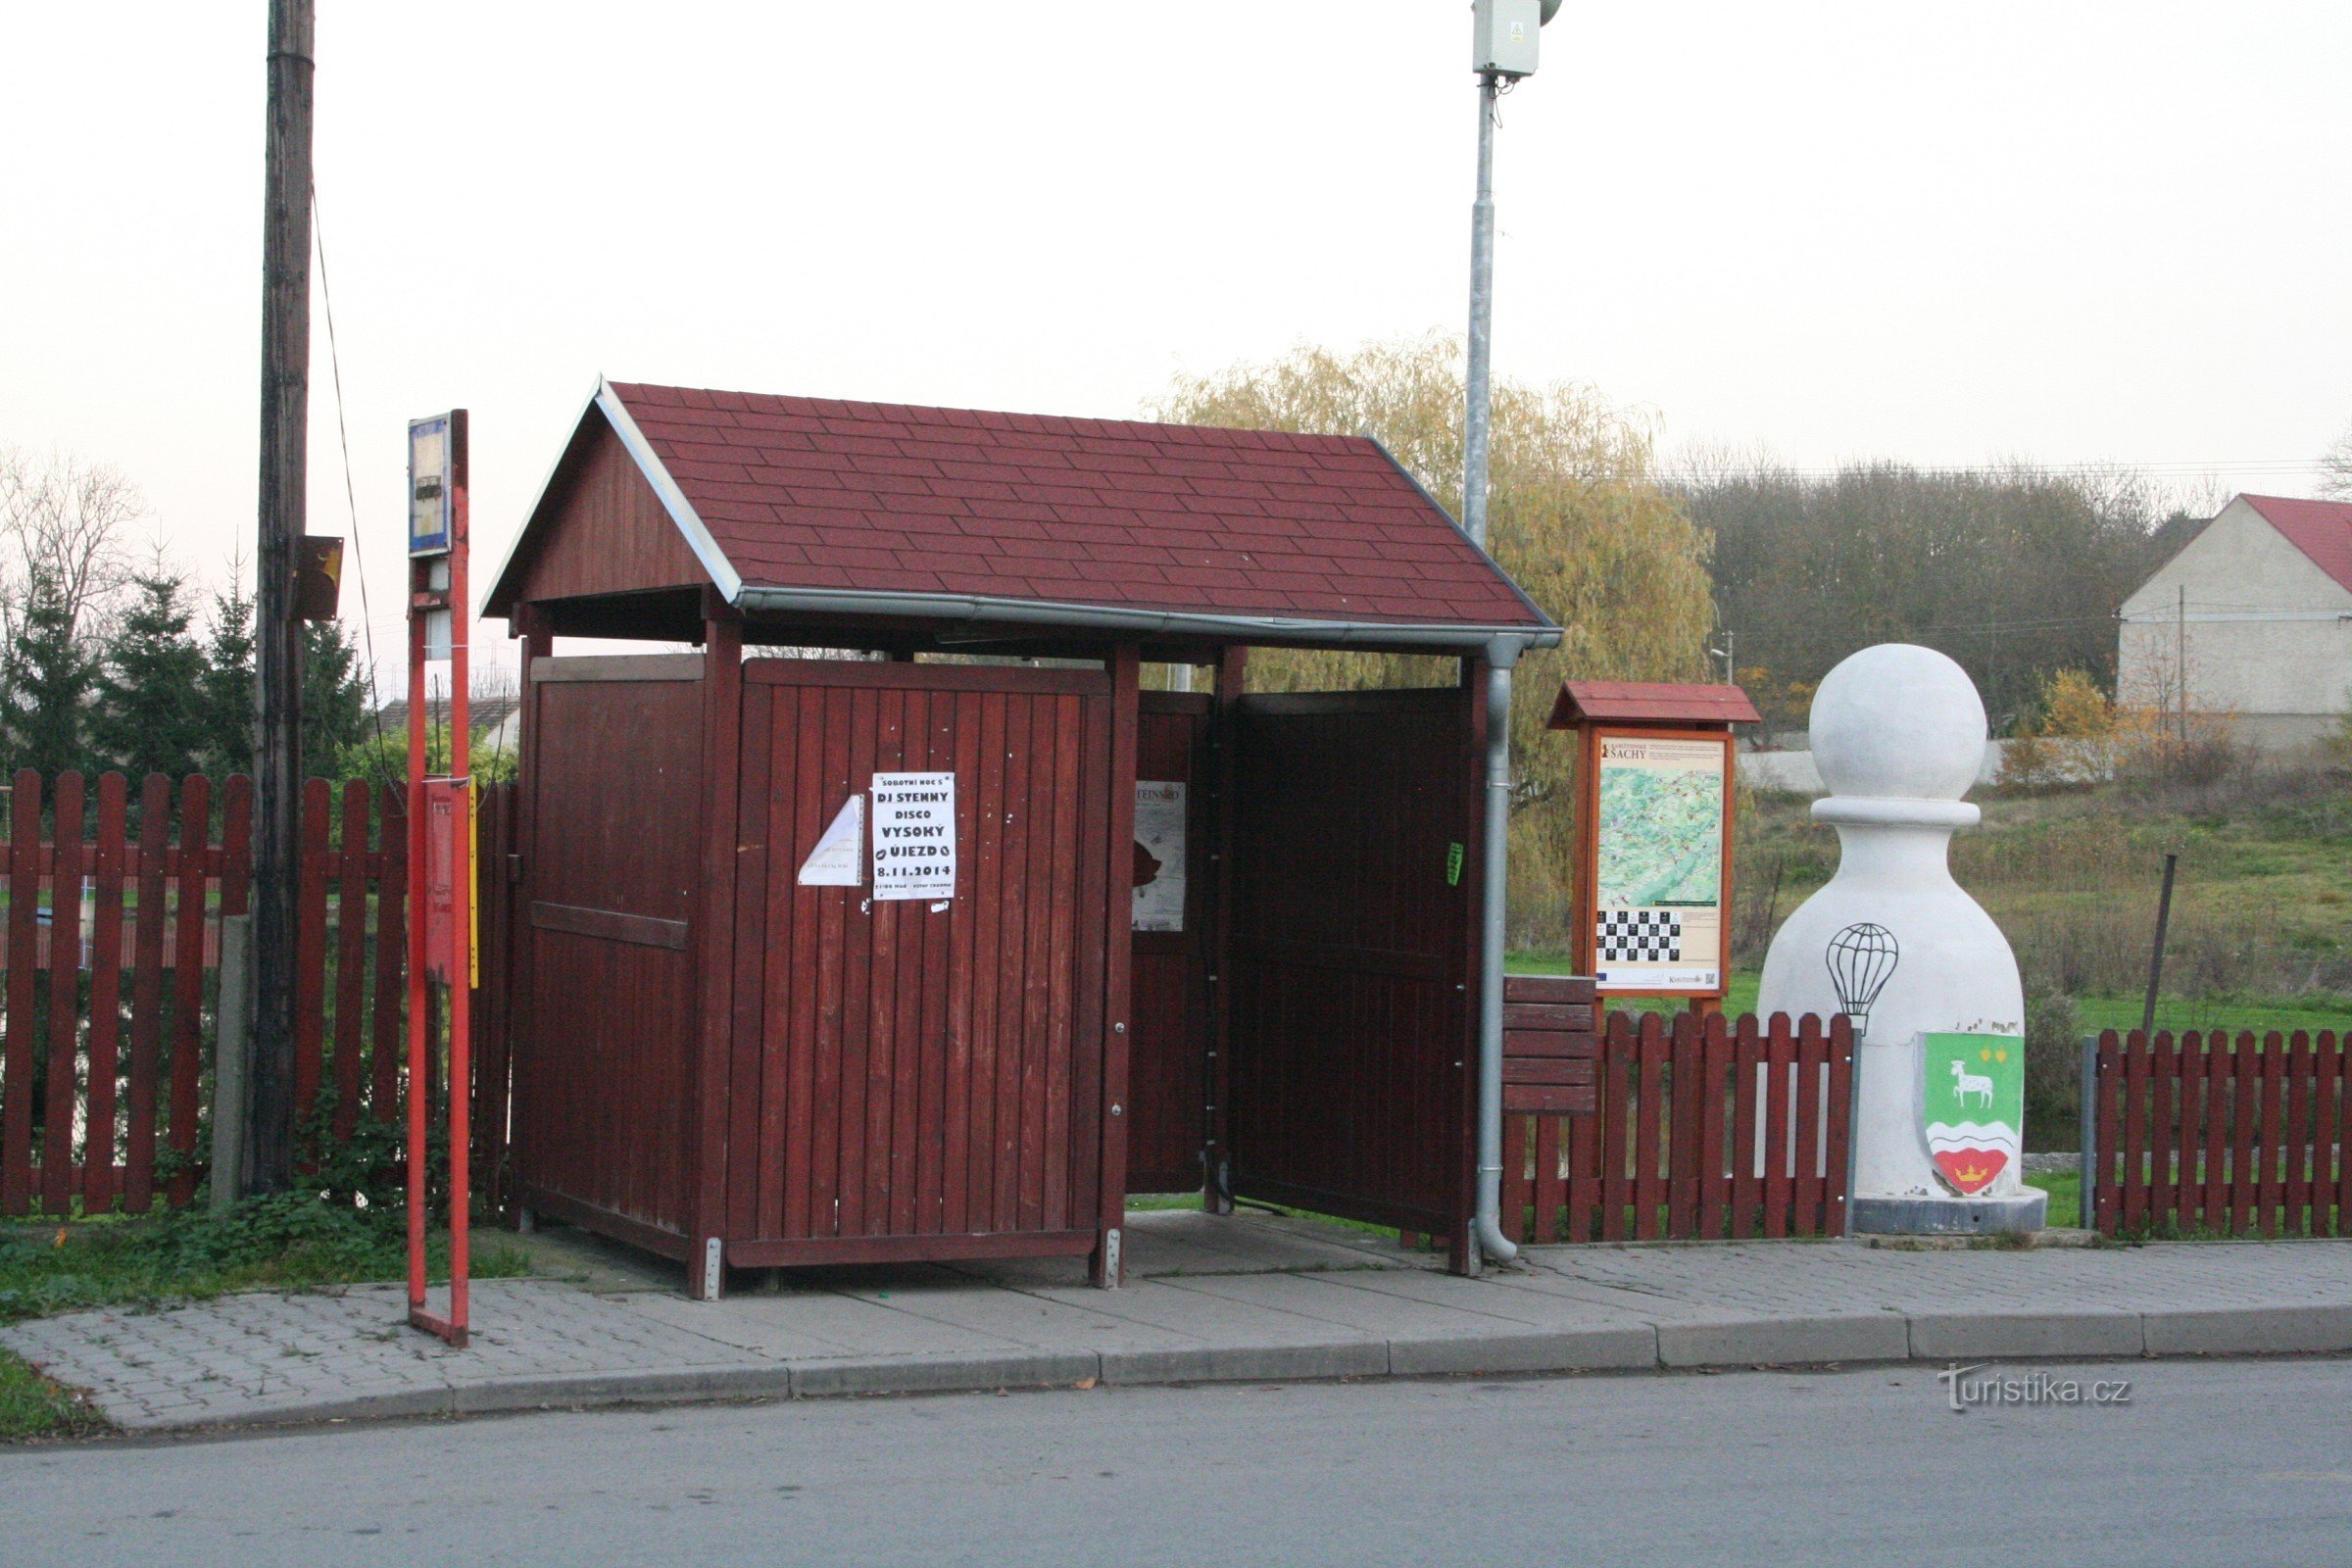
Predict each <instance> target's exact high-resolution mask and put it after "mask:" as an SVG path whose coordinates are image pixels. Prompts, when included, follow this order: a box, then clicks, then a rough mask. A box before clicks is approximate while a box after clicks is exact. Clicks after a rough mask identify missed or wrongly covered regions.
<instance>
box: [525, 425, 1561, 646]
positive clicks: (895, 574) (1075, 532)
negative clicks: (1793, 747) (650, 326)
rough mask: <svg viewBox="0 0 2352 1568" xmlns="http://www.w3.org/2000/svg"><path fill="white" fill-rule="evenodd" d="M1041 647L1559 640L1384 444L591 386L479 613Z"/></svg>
mask: <svg viewBox="0 0 2352 1568" xmlns="http://www.w3.org/2000/svg"><path fill="white" fill-rule="evenodd" d="M711 589H715V590H716V592H717V594H718V595H719V596H720V597H721V598H723V599H724V600H725V601H726V602H727V603H728V604H730V605H733V606H734V607H736V608H737V609H738V610H740V611H741V612H742V613H743V615H744V618H745V627H744V629H745V638H746V640H747V641H750V642H765V643H783V644H793V643H805V644H812V645H815V644H823V643H825V642H827V641H828V640H831V641H833V642H835V643H836V644H839V645H845V646H857V645H858V642H857V641H856V639H863V640H864V641H865V643H866V645H868V646H896V647H904V648H908V649H913V648H926V649H938V648H948V649H956V650H960V651H964V652H985V651H988V647H989V645H991V644H998V645H1003V651H1007V652H1013V651H1017V652H1021V653H1046V652H1051V651H1053V650H1052V648H1051V647H1050V646H1048V645H1051V644H1054V643H1060V644H1062V645H1065V646H1067V647H1069V648H1072V649H1090V648H1094V649H1099V648H1101V647H1102V646H1103V645H1105V644H1108V643H1112V642H1136V643H1141V644H1142V645H1143V646H1144V649H1145V657H1146V658H1165V657H1171V656H1177V657H1181V656H1183V655H1185V654H1186V653H1188V652H1191V653H1210V654H1213V650H1214V649H1215V648H1217V647H1219V646H1222V645H1225V644H1262V645H1288V646H1294V647H1320V648H1360V649H1367V650H1384V651H1419V652H1424V653H1460V654H1475V653H1482V652H1489V651H1492V650H1493V649H1494V648H1495V645H1496V643H1497V642H1498V641H1500V642H1502V643H1505V644H1508V645H1513V646H1516V647H1517V648H1520V649H1525V648H1531V647H1532V648H1544V647H1550V646H1552V645H1554V644H1556V643H1557V642H1558V641H1559V640H1560V630H1559V627H1558V626H1557V625H1555V624H1554V623H1553V622H1552V620H1551V618H1550V617H1549V616H1547V615H1545V614H1544V612H1543V611H1542V610H1540V609H1538V608H1537V606H1536V604H1535V602H1534V601H1533V600H1531V599H1529V598H1528V596H1527V595H1526V594H1525V593H1524V592H1522V591H1521V590H1520V588H1519V586H1518V585H1517V584H1516V583H1514V582H1512V581H1511V579H1510V578H1509V577H1508V576H1507V575H1506V574H1505V573H1504V572H1503V570H1502V568H1501V567H1499V566H1497V565H1496V564H1495V562H1494V560H1493V559H1492V558H1491V557H1489V556H1488V555H1487V553H1486V552H1485V551H1483V550H1481V549H1479V548H1478V547H1477V546H1476V545H1473V544H1472V543H1471V542H1470V540H1469V538H1468V536H1467V535H1465V534H1464V533H1463V532H1462V530H1461V529H1460V527H1459V526H1457V525H1456V524H1455V522H1454V520H1453V519H1452V518H1451V517H1450V516H1448V515H1446V512H1445V510H1444V509H1443V508H1441V507H1440V506H1439V505H1438V504H1437V503H1436V502H1435V501H1433V500H1432V499H1431V498H1430V496H1429V494H1428V492H1427V491H1425V490H1423V489H1422V488H1421V486H1420V485H1419V484H1418V483H1417V482H1415V480H1414V479H1413V477H1412V475H1411V474H1409V473H1407V472H1406V471H1405V470H1404V469H1403V468H1402V467H1401V466H1398V465H1397V462H1396V460H1395V459H1394V458H1392V457H1391V456H1390V455H1389V453H1388V452H1387V450H1386V449H1385V448H1383V447H1382V446H1381V445H1380V444H1379V443H1378V442H1377V441H1374V440H1372V439H1370V438H1369V437H1364V436H1332V435H1300V434H1293V433H1286V432H1279V431H1264V430H1227V429H1211V428H1203V427H1198V426H1192V425H1173V424H1147V423H1138V422H1132V421H1126V420H1110V419H1071V418H1045V417H1035V416H1030V415H1016V414H990V413H983V412H977V411H971V410H962V409H929V408H911V407H902V406H898V405H890V404H874V403H848V402H838V401H832V400H826V399H818V398H798V397H767V396H760V395H755V394H750V393H738V392H711V391H701V390H696V389H692V388H684V387H667V386H649V385H640V384H634V383H614V382H605V383H603V384H601V385H600V386H599V387H598V389H597V393H596V396H595V397H594V398H593V399H592V400H591V401H590V403H589V405H588V407H587V409H586V410H585V411H583V413H582V414H581V416H580V419H579V422H578V424H577V425H576V426H575V428H574V430H573V432H572V435H571V438H570V441H569V442H568V444H567V445H566V447H565V449H564V455H563V457H562V459H561V460H560V461H559V462H558V463H557V465H556V468H555V471H554V472H553V473H552V474H551V475H550V476H549V479H548V482H547V484H546V486H545V488H544V489H543V490H542V492H541V494H540V496H539V499H538V501H537V502H536V503H535V504H534V506H533V507H532V510H531V514H530V516H529V519H528V520H527V521H526V522H525V524H524V526H523V528H522V531H521V534H520V536H519V537H518V538H517V540H516V542H515V549H514V551H513V553H512V554H511V555H510V556H509V557H508V559H507V561H506V563H505V564H504V565H503V566H502V567H501V568H500V570H499V571H498V573H497V574H496V575H495V577H494V578H493V579H492V586H491V589H490V593H489V596H488V600H487V603H486V605H485V609H484V613H486V614H490V615H501V616H510V617H511V616H512V615H513V614H514V613H515V610H516V608H517V607H518V606H520V605H524V604H528V605H531V606H533V607H535V608H536V609H537V610H539V611H540V612H542V613H545V614H547V615H548V617H549V619H550V623H551V629H553V630H554V631H556V632H559V633H563V634H566V635H579V636H607V637H651V638H679V637H687V636H693V635H696V634H697V633H699V629H700V625H701V620H702V610H701V606H702V605H703V603H704V595H705V593H706V592H707V591H709V590H711Z"/></svg>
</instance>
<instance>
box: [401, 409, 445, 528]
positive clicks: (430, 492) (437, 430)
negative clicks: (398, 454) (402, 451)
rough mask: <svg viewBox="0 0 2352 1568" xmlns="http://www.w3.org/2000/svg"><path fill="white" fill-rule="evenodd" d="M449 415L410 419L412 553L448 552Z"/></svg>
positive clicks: (410, 522)
mask: <svg viewBox="0 0 2352 1568" xmlns="http://www.w3.org/2000/svg"><path fill="white" fill-rule="evenodd" d="M451 499H452V498H451V496H450V450H449V416H448V415H446V414H436V415H434V416H433V417H431V418H429V419H411V420H410V421H409V554H410V555H412V556H441V555H447V554H448V553H449V536H450V515H451Z"/></svg>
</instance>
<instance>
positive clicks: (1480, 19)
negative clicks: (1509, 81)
mask: <svg viewBox="0 0 2352 1568" xmlns="http://www.w3.org/2000/svg"><path fill="white" fill-rule="evenodd" d="M1557 9H1558V0H1552V4H1551V5H1548V6H1547V5H1545V4H1544V0H1472V3H1471V7H1470V14H1471V22H1470V69H1471V70H1472V71H1475V72H1478V73H1481V74H1484V73H1487V72H1490V71H1491V72H1493V73H1495V74H1496V75H1498V76H1532V75H1534V74H1535V73H1536V34H1537V32H1538V30H1539V29H1541V28H1542V27H1543V25H1544V23H1546V22H1549V21H1550V20H1551V17H1550V15H1549V13H1551V12H1552V11H1554V10H1557Z"/></svg>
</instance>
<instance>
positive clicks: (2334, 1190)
mask: <svg viewBox="0 0 2352 1568" xmlns="http://www.w3.org/2000/svg"><path fill="white" fill-rule="evenodd" d="M2348 1054H2352V1034H2347V1033H2341V1032H2338V1031H2335V1030H2331V1029H2323V1030H2320V1031H2318V1032H2317V1033H2313V1032H2309V1031H2305V1030H2301V1029H2298V1030H2295V1031H2294V1032H2293V1033H2292V1034H2285V1033H2281V1032H2280V1031H2278V1030H2272V1031H2269V1032H2268V1033H2265V1034H2261V1035H2257V1034H2256V1033H2254V1031H2252V1030H2250V1029H2249V1030H2239V1031H2237V1032H2236V1033H2234V1034H2232V1033H2231V1032H2230V1031H2229V1030H2227V1029H2211V1030H2195V1029H2192V1030H2189V1031H2186V1032H2185V1033H2182V1034H2179V1035H2176V1034H2174V1033H2173V1032H2172V1031H2170V1030H2160V1031H2158V1032H2157V1033H2156V1034H2154V1035H2152V1036H2151V1035H2148V1034H2146V1033H2143V1032H2142V1031H2140V1030H2137V1029H2134V1030H2132V1031H2131V1032H2130V1033H2129V1034H2123V1033H2119V1032H2118V1031H2116V1030H2113V1029H2110V1030H2107V1031H2106V1032H2104V1033H2103V1034H2101V1035H2100V1036H2099V1040H2098V1052H2097V1057H2096V1067H2095V1078H2094V1081H2093V1082H2092V1083H2089V1084H2086V1085H2084V1086H2083V1091H2084V1093H2086V1094H2088V1095H2090V1096H2092V1097H2093V1100H2094V1103H2095V1105H2096V1114H2097V1122H2098V1132H2097V1144H2096V1147H2095V1166H2094V1177H2093V1181H2092V1190H2091V1192H2089V1193H2087V1194H2085V1195H2084V1206H2085V1208H2086V1210H2087V1212H2088V1214H2089V1218H2088V1221H2087V1223H2089V1224H2090V1225H2091V1226H2092V1227H2093V1228H2094V1229H2096V1230H2098V1231H2099V1232H2101V1233H2102V1234H2104V1235H2108V1236H2123V1235H2142V1236H2144V1235H2158V1236H2163V1235H2183V1236H2193V1235H2213V1236H2245V1235H2262V1236H2344V1235H2352V1228H2348V1227H2347V1224H2346V1215H2347V1214H2352V1159H2347V1158H2346V1157H2345V1156H2344V1152H2343V1144H2344V1140H2345V1139H2346V1137H2347V1136H2352V1103H2348V1102H2347V1100H2346V1096H2347V1094H2352V1082H2348V1080H2352V1061H2347V1059H2346V1058H2347V1055H2348Z"/></svg>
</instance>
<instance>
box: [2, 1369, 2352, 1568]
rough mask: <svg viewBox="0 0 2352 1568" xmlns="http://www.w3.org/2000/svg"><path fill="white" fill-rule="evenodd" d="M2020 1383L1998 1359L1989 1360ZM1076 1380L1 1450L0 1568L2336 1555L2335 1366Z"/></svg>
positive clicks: (2343, 1465)
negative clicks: (2054, 1396) (1356, 1381)
mask: <svg viewBox="0 0 2352 1568" xmlns="http://www.w3.org/2000/svg"><path fill="white" fill-rule="evenodd" d="M2008 1370H2009V1371H2010V1372H2011V1373H2012V1374H2015V1373H2016V1372H2018V1371H2019V1370H2020V1369H2016V1368H2011V1369H2008ZM2027 1370H2034V1371H2039V1372H2043V1373H2046V1374H2049V1375H2051V1376H2053V1377H2076V1378H2080V1379H2082V1380H2085V1381H2087V1380H2088V1379H2091V1378H2102V1379H2104V1378H2119V1377H2120V1378H2129V1379H2131V1382H2132V1385H2133V1387H2132V1391H2131V1403H2129V1404H2128V1405H2113V1404H2110V1405H2102V1406H2096V1407H2092V1406H2077V1407H2071V1408H2070V1407H2052V1406H2042V1407H2030V1408H2012V1409H2006V1410H1986V1409H1976V1410H1971V1411H1968V1412H1967V1413H1963V1414H1955V1413H1953V1412H1952V1411H1951V1410H1950V1409H1949V1408H1948V1407H1947V1405H1946V1398H1945V1394H1944V1391H1943V1389H1942V1388H1941V1387H1939V1386H1938V1385H1937V1383H1936V1380H1935V1376H1934V1373H1933V1371H1932V1370H1927V1369H1922V1368H1917V1367H1901V1366H1890V1367H1887V1368H1881V1369H1876V1370H1857V1371H1844V1372H1819V1373H1739V1374H1729V1375H1721V1376H1713V1377H1705V1376H1684V1377H1673V1376H1650V1375H1643V1376H1629V1377H1585V1378H1557V1379H1543V1380H1528V1381H1514V1382H1470V1381H1459V1382H1398V1383H1372V1384H1362V1385H1328V1384H1326V1385H1305V1386H1296V1387H1284V1388H1260V1387H1250V1386H1243V1387H1220V1388H1198V1389H1166V1388H1160V1389H1127V1390H1109V1389H1099V1390H1095V1391H1092V1392H1087V1393H1076V1392H1072V1393H1054V1394H1023V1395H1013V1396H1009V1397H1005V1396H956V1397H939V1398H899V1399H871V1400H844V1401H825V1402H810V1403H804V1404H799V1405H793V1404H769V1405H734V1406H720V1407H704V1408H684V1409H671V1410H644V1411H620V1410H607V1411H590V1412H581V1413H555V1414H542V1415H533V1416H525V1417H514V1418H506V1419H482V1420H473V1421H465V1422H427V1423H416V1424H409V1425H401V1426H385V1427H337V1428H327V1429H313V1430H307V1431H301V1432H295V1433H290V1434H284V1435H278V1436H269V1437H244V1438H228V1439H220V1440H214V1441H194V1440H177V1441H163V1442H151V1443H136V1444H133V1443H122V1442H118V1443H107V1444H98V1445H86V1446H71V1447H45V1448H20V1449H12V1450H0V1563H5V1564H7V1565H9V1568H18V1565H25V1564H52V1563H54V1564H73V1565H76V1568H100V1565H105V1564H117V1563H120V1564H135V1565H138V1568H160V1565H164V1564H173V1565H178V1564H206V1563H229V1564H236V1565H238V1568H268V1565H273V1564H281V1563H283V1564H302V1565H306V1568H307V1565H313V1564H325V1563H332V1564H337V1565H342V1564H351V1565H368V1564H376V1563H386V1564H389V1563H400V1564H416V1563H436V1562H452V1563H563V1564H567V1565H577V1564H601V1563H653V1562H658V1561H663V1560H667V1561H672V1562H690V1563H700V1562H709V1563H723V1564H730V1565H732V1564H744V1563H854V1564H858V1565H860V1568H884V1565H890V1564H898V1563H920V1564H924V1565H927V1568H928V1565H937V1564H950V1563H987V1564H995V1563H1017V1564H1023V1565H1028V1564H1062V1563H1088V1564H1094V1563H1102V1564H1119V1565H1122V1568H1124V1565H1135V1564H1153V1563H1171V1564H1184V1565H1186V1568H1199V1565H1201V1564H1204V1563H1269V1564H1284V1565H1292V1564H1319V1563H1334V1564H1348V1565H1350V1568H1362V1565H1375V1564H1390V1563H1395V1564H1412V1565H1416V1568H1418V1565H1424V1564H1432V1563H1453V1562H1461V1563H1478V1564H1482V1565H1484V1564H1494V1563H1512V1564H1528V1565H1535V1564H1553V1563H1609V1564H1617V1563H1683V1562H1691V1563H1739V1564H1740V1565H1742V1568H1755V1565H1762V1564H1770V1563H1782V1562H1786V1563H1794V1564H1804V1565H1807V1568H1816V1565H1821V1564H1847V1563H1880V1562H1885V1563H1901V1564H1905V1565H1906V1568H1910V1565H1916V1564H1918V1563H1920V1562H1923V1561H1926V1562H1956V1563H1965V1562H1982V1563H2018V1562H2038V1563H2054V1564H2067V1565H2069V1568H2082V1565H2091V1564H2101V1563H2129V1564H2132V1565H2135V1568H2138V1565H2146V1564H2156V1563H2183V1564H2199V1565H2207V1564H2220V1563H2229V1564H2238V1563H2248V1564H2293V1563H2328V1564H2340V1563H2343V1562H2346V1561H2348V1560H2352V1361H2345V1360H2278V1361H2256V1362H2236V1363H2227V1362H2215V1363H2194V1362H2133V1363H2121V1364H2112V1365H2105V1366H2083V1367H2071V1366H2070V1367H2055V1366H2048V1365H2044V1366H2040V1367H2036V1368H2032V1369H2027Z"/></svg>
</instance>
